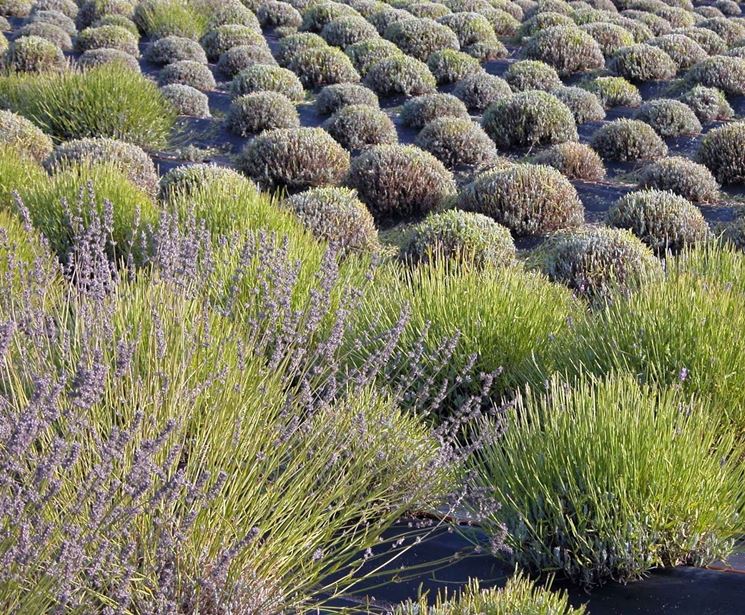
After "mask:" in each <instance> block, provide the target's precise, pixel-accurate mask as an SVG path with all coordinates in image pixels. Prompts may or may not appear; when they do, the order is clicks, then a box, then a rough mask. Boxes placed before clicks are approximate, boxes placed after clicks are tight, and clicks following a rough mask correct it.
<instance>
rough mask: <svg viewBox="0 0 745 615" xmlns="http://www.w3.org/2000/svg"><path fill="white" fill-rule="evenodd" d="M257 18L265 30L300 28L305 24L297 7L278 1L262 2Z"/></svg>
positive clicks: (268, 0)
mask: <svg viewBox="0 0 745 615" xmlns="http://www.w3.org/2000/svg"><path fill="white" fill-rule="evenodd" d="M256 17H257V18H258V20H259V23H260V24H261V25H262V27H264V28H277V27H291V28H299V27H300V25H301V24H302V23H303V16H302V15H301V14H300V12H299V11H298V10H297V9H296V8H295V7H293V6H292V5H291V4H288V3H287V2H278V1H277V0H267V1H266V2H262V3H261V6H259V8H258V10H257V11H256Z"/></svg>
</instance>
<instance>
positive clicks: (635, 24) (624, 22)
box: [604, 15, 655, 43]
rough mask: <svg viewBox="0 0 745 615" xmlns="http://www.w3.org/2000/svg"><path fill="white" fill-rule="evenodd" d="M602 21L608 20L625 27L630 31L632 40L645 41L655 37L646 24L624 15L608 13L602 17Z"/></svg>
mask: <svg viewBox="0 0 745 615" xmlns="http://www.w3.org/2000/svg"><path fill="white" fill-rule="evenodd" d="M604 21H608V22H609V23H613V24H616V25H617V26H621V27H622V28H625V29H626V30H628V31H629V32H631V34H632V35H633V37H634V40H635V41H636V42H637V43H646V42H647V41H648V40H650V39H652V38H654V37H655V34H654V33H653V32H652V30H650V29H649V27H648V26H646V25H645V24H643V23H642V22H640V21H637V20H635V19H631V18H629V17H626V16H624V15H609V16H608V17H607V19H604Z"/></svg>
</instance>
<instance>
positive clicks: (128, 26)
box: [91, 13, 140, 38]
mask: <svg viewBox="0 0 745 615" xmlns="http://www.w3.org/2000/svg"><path fill="white" fill-rule="evenodd" d="M91 26H92V27H93V28H98V27H99V26H120V27H122V28H124V29H125V30H129V31H130V32H131V33H132V34H134V35H135V36H136V37H138V38H139V36H140V31H139V30H138V29H137V24H136V23H135V22H134V21H132V20H131V19H130V18H129V17H127V16H126V15H117V14H115V13H114V14H109V15H104V16H103V17H101V18H100V19H97V20H96V21H94V22H93V23H92V24H91Z"/></svg>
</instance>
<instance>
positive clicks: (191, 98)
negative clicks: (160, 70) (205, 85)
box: [160, 83, 210, 118]
mask: <svg viewBox="0 0 745 615" xmlns="http://www.w3.org/2000/svg"><path fill="white" fill-rule="evenodd" d="M160 91H161V92H162V93H163V96H164V97H165V99H166V100H167V101H168V102H169V103H171V105H172V106H173V108H174V109H175V110H176V113H178V114H179V115H188V116H191V117H201V118H206V117H210V105H209V99H208V98H207V95H206V94H203V93H202V92H200V91H199V90H197V89H196V88H193V87H191V86H190V85H183V84H181V83H172V84H171V85H164V86H163V87H162V88H160Z"/></svg>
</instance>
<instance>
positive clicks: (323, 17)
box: [301, 2, 359, 32]
mask: <svg viewBox="0 0 745 615" xmlns="http://www.w3.org/2000/svg"><path fill="white" fill-rule="evenodd" d="M346 15H354V16H357V17H359V13H358V12H357V11H355V10H354V9H353V8H352V7H351V6H347V5H346V4H342V3H341V2H317V3H314V4H312V5H311V6H309V7H308V8H307V9H306V10H305V11H304V12H303V23H302V25H301V30H305V31H308V32H320V31H321V30H323V27H324V26H325V25H326V24H327V23H329V22H331V21H333V20H334V19H337V18H339V17H344V16H346Z"/></svg>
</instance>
